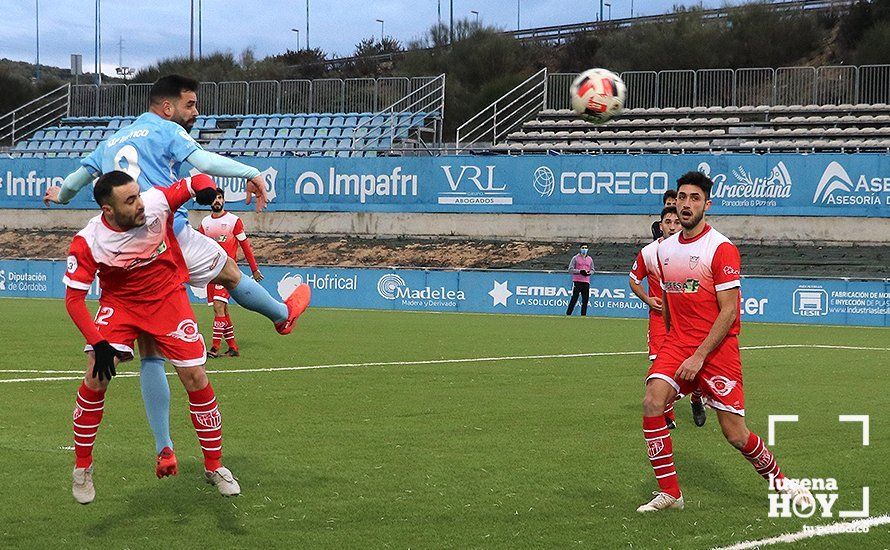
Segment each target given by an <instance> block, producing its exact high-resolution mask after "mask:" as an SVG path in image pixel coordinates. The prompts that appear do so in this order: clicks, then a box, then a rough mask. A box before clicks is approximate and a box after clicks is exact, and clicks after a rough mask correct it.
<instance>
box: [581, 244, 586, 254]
mask: <svg viewBox="0 0 890 550" xmlns="http://www.w3.org/2000/svg"><path fill="white" fill-rule="evenodd" d="M581 255H582V256H587V247H586V246H584V247H581Z"/></svg>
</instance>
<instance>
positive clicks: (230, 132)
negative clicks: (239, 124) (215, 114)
mask: <svg viewBox="0 0 890 550" xmlns="http://www.w3.org/2000/svg"><path fill="white" fill-rule="evenodd" d="M238 132H240V130H235V129H234V128H229V129H228V130H226V131H225V133H224V134H223V137H224V138H233V137H235V136H237V135H238Z"/></svg>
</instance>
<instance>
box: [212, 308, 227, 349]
mask: <svg viewBox="0 0 890 550" xmlns="http://www.w3.org/2000/svg"><path fill="white" fill-rule="evenodd" d="M225 330H226V318H225V317H221V316H219V315H217V316H216V317H214V318H213V343H212V344H211V345H210V347H212V348H215V349H219V345H220V344H221V343H222V339H223V332H224V331H225Z"/></svg>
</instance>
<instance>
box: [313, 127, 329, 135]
mask: <svg viewBox="0 0 890 550" xmlns="http://www.w3.org/2000/svg"><path fill="white" fill-rule="evenodd" d="M327 136H328V128H327V127H324V128H316V129H315V137H319V138H320V137H327Z"/></svg>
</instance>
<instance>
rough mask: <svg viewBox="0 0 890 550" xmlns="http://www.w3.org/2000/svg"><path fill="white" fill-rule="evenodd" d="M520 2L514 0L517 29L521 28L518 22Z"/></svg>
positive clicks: (520, 0) (519, 0)
mask: <svg viewBox="0 0 890 550" xmlns="http://www.w3.org/2000/svg"><path fill="white" fill-rule="evenodd" d="M521 3H522V0H516V30H517V31H518V30H519V29H521V28H522V26H521V24H520V22H519V11H520V9H521V7H520V4H521Z"/></svg>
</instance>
